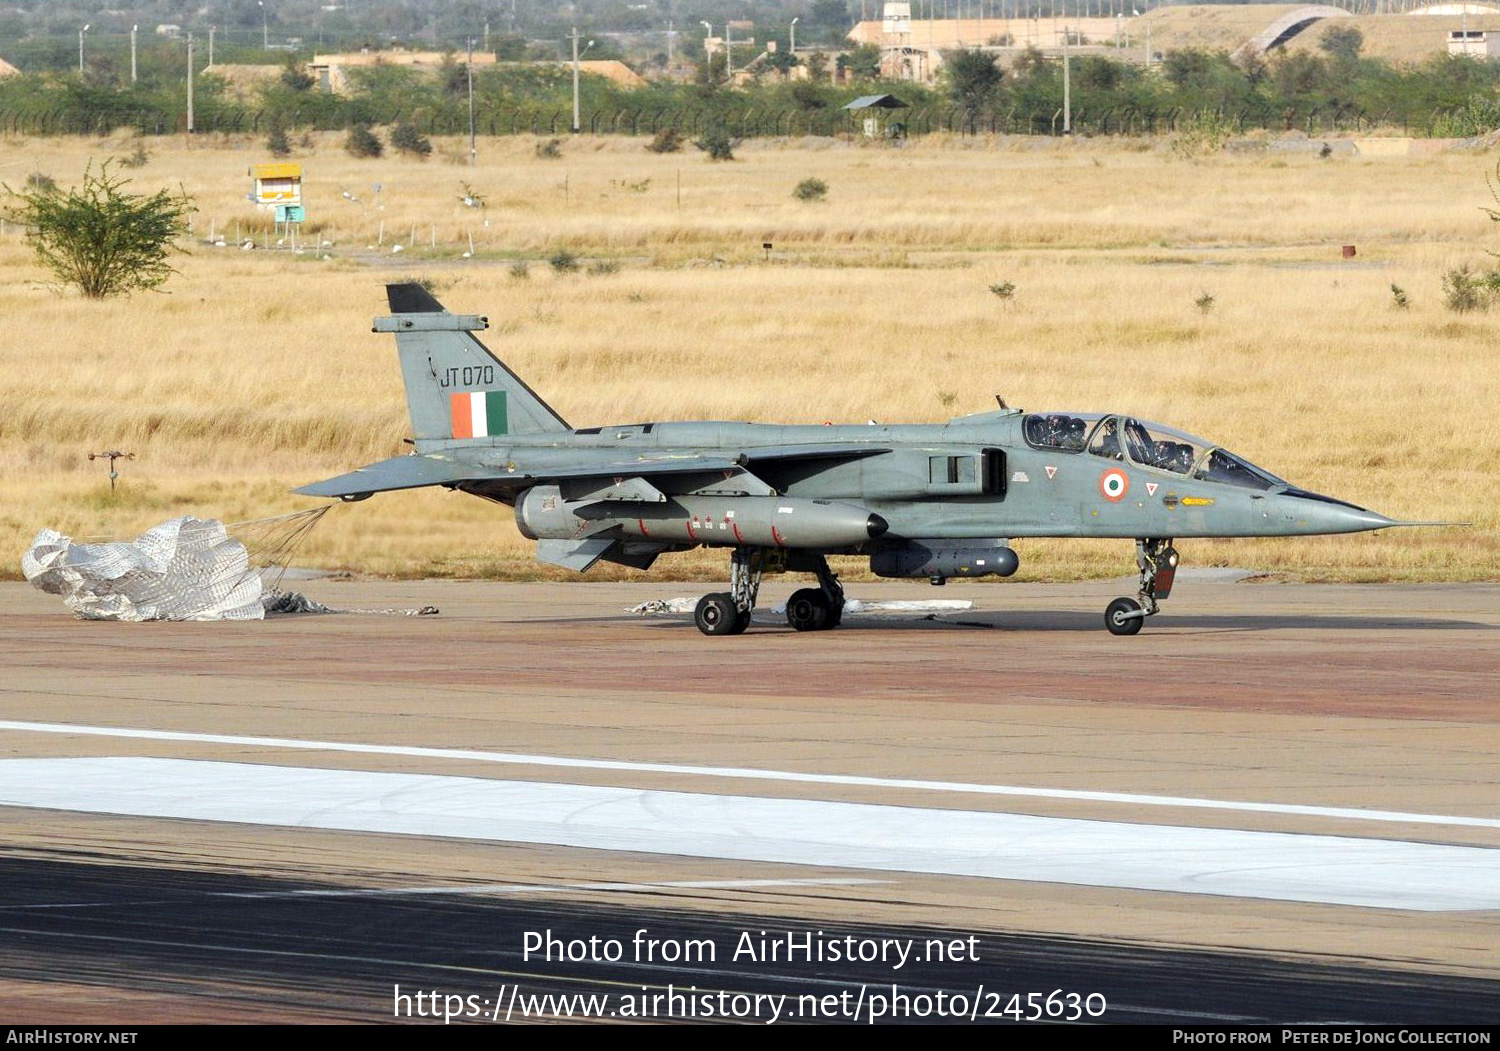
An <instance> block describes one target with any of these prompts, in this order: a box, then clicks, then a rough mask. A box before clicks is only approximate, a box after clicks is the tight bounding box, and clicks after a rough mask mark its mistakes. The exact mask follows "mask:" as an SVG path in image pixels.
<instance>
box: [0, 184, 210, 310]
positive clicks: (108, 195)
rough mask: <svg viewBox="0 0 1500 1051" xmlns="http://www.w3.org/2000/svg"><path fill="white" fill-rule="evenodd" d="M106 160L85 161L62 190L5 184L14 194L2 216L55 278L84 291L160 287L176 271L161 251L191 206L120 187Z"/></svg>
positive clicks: (99, 294) (101, 293) (178, 232)
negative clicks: (77, 183) (95, 165)
mask: <svg viewBox="0 0 1500 1051" xmlns="http://www.w3.org/2000/svg"><path fill="white" fill-rule="evenodd" d="M109 165H110V162H108V161H106V162H105V163H104V164H103V165H101V166H100V168H99V171H98V172H97V173H96V172H94V171H93V169H92V168H89V169H86V170H85V171H84V173H83V185H82V186H81V187H79V188H77V189H74V190H68V191H66V192H64V191H62V190H59V189H57V188H56V187H55V186H53V187H51V188H49V189H33V190H25V191H22V192H20V193H17V192H16V191H14V190H10V188H9V187H6V189H7V190H8V191H9V192H10V194H11V196H12V197H14V198H15V199H16V200H18V201H19V202H20V204H19V206H17V207H16V208H15V209H14V210H13V211H12V212H11V213H10V215H9V218H11V219H12V220H14V221H16V222H19V223H21V224H23V225H24V226H25V227H26V241H27V243H28V244H30V245H31V246H32V248H34V249H36V253H37V255H38V256H39V257H40V258H41V261H42V263H43V264H44V265H45V266H46V267H47V268H48V269H50V270H51V271H52V272H53V273H54V274H56V275H57V277H58V279H59V280H61V281H62V282H63V283H64V284H68V285H76V286H77V287H78V290H79V291H80V292H82V293H83V294H84V295H85V296H87V297H88V298H90V299H104V298H106V297H108V296H118V295H129V294H130V293H131V292H138V291H149V290H152V289H156V288H159V287H161V285H162V284H163V283H164V282H165V281H166V280H167V278H168V277H169V276H170V275H172V274H174V273H176V271H175V270H174V269H173V268H172V267H170V266H168V265H167V253H168V252H170V251H171V250H172V242H173V241H174V240H175V239H176V238H178V237H180V236H182V235H183V234H184V233H186V232H187V218H188V215H189V214H190V213H191V212H192V211H193V205H192V201H191V200H190V199H189V198H188V197H187V196H186V195H179V196H176V197H174V196H172V195H171V194H169V193H167V191H165V190H158V191H157V192H156V193H155V194H153V195H152V196H150V197H146V196H142V195H138V194H130V193H125V192H124V187H125V186H127V185H128V182H127V180H125V179H121V178H116V177H113V176H111V174H110V171H109Z"/></svg>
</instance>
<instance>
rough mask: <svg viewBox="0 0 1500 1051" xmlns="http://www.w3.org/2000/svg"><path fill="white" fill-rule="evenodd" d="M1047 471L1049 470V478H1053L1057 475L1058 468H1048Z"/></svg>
mask: <svg viewBox="0 0 1500 1051" xmlns="http://www.w3.org/2000/svg"><path fill="white" fill-rule="evenodd" d="M1046 470H1047V477H1048V478H1051V477H1052V476H1053V475H1055V474H1056V473H1057V468H1056V467H1052V466H1048V467H1047V468H1046Z"/></svg>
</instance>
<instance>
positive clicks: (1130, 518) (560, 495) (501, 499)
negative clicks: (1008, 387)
mask: <svg viewBox="0 0 1500 1051" xmlns="http://www.w3.org/2000/svg"><path fill="white" fill-rule="evenodd" d="M387 294H388V297H389V300H390V308H391V316H390V317H382V318H377V319H376V321H375V331H376V332H390V333H394V334H395V336H396V348H397V351H398V353H399V355H400V359H401V370H402V374H403V377H404V380H405V383H406V401H407V408H408V409H409V411H410V414H411V422H412V430H413V438H412V444H413V446H414V450H413V452H412V454H410V455H407V456H397V457H394V458H392V459H389V460H382V461H380V462H379V463H373V464H370V465H368V466H366V467H361V468H359V469H358V470H356V471H353V472H351V473H349V474H345V475H340V476H339V477H337V478H330V479H327V480H326V481H322V482H317V483H314V484H312V485H308V486H304V487H302V488H301V489H298V490H296V491H297V492H299V493H302V494H305V495H308V496H326V497H339V498H341V499H344V500H351V501H352V500H363V499H365V498H367V497H369V496H371V495H372V494H374V493H377V492H386V491H390V490H399V489H413V488H418V487H422V486H432V485H437V486H443V487H446V488H448V489H456V490H458V491H460V492H465V493H471V494H473V495H475V496H480V497H484V498H485V499H488V500H493V501H495V502H497V503H501V504H505V505H507V506H509V507H512V508H514V509H515V519H516V525H517V527H518V528H519V529H520V531H521V533H522V534H523V535H525V536H526V537H528V538H529V539H532V540H535V541H536V542H537V557H538V558H539V559H541V560H542V561H544V562H550V563H553V564H555V565H559V566H564V567H567V568H569V569H573V570H577V571H579V572H583V571H585V570H587V569H589V568H590V567H591V566H593V565H594V564H595V563H596V562H598V561H599V560H601V559H604V560H606V561H610V562H615V563H619V564H621V565H625V566H632V567H635V568H637V569H647V568H649V567H650V566H651V564H652V563H653V562H654V561H655V560H656V559H657V557H658V556H660V555H663V554H666V553H668V552H672V551H685V550H688V549H691V548H694V547H698V546H700V545H707V546H710V547H723V548H727V549H728V550H729V556H730V579H731V583H730V588H729V590H728V591H727V592H716V593H714V594H710V595H705V596H703V598H702V599H701V600H700V601H699V603H698V606H697V610H696V611H695V614H694V618H695V621H696V623H697V625H698V628H699V630H700V631H702V632H703V633H704V634H705V635H733V634H738V633H740V632H743V631H744V630H745V629H746V628H747V627H748V626H749V624H750V618H751V614H752V612H753V610H754V609H755V600H756V595H757V593H758V591H759V588H760V581H761V577H762V576H763V575H764V574H766V573H780V572H793V573H811V574H813V575H814V576H815V577H816V578H817V584H818V586H817V587H815V588H803V589H801V590H799V591H797V592H795V593H794V594H793V595H792V597H791V599H790V601H789V602H788V603H787V607H786V619H787V622H788V623H789V624H790V625H791V626H792V627H793V628H795V629H797V630H798V631H814V630H819V629H826V628H832V627H835V626H837V625H838V623H839V621H840V620H841V618H842V615H843V611H844V592H843V589H842V587H841V586H840V585H839V581H838V578H837V577H836V576H835V575H834V573H833V572H832V571H831V570H830V569H829V566H828V556H829V555H857V556H863V557H868V558H869V560H870V569H871V570H872V571H873V572H874V573H876V574H877V575H879V576H882V577H915V578H921V577H926V578H928V579H929V580H931V581H932V583H934V584H941V583H944V582H945V581H947V580H948V578H950V577H984V576H997V577H1006V576H1009V575H1011V574H1012V573H1014V572H1015V571H1016V567H1017V565H1018V559H1017V556H1016V552H1015V551H1014V550H1013V549H1012V548H1011V546H1010V542H1011V540H1013V539H1015V538H1017V537H1115V538H1120V539H1128V540H1134V541H1135V549H1136V564H1137V567H1138V568H1139V570H1140V587H1139V591H1138V594H1137V595H1136V597H1134V598H1117V599H1115V600H1114V601H1113V602H1111V603H1110V604H1109V607H1108V609H1106V610H1105V614H1104V624H1105V627H1106V628H1108V629H1109V630H1110V631H1111V632H1113V633H1114V634H1116V635H1134V634H1135V633H1136V632H1138V631H1140V629H1141V625H1142V624H1143V623H1144V621H1145V618H1147V617H1150V616H1153V615H1155V614H1156V613H1157V612H1158V610H1159V608H1160V606H1159V603H1160V602H1161V601H1162V600H1163V599H1165V598H1167V597H1168V595H1170V594H1171V591H1172V582H1173V578H1174V576H1175V574H1176V570H1177V564H1178V555H1177V551H1176V549H1175V548H1174V547H1173V546H1172V544H1173V540H1174V539H1176V538H1183V537H1262V536H1305V535H1311V534H1318V533H1354V532H1360V531H1362V530H1368V529H1384V528H1387V527H1388V526H1395V525H1417V524H1424V523H1405V522H1396V521H1393V520H1392V519H1389V518H1386V517H1385V516H1384V515H1380V514H1376V513H1375V512H1373V511H1367V510H1365V509H1364V508H1362V507H1356V506H1355V505H1354V504H1350V503H1346V502H1344V501H1343V500H1336V499H1334V498H1332V497H1328V496H1320V495H1319V494H1317V493H1311V492H1308V491H1306V490H1304V489H1299V488H1297V487H1296V486H1293V485H1291V484H1290V483H1288V482H1285V481H1283V480H1282V479H1280V478H1277V477H1276V476H1275V475H1273V474H1271V473H1270V472H1268V471H1265V470H1263V469H1261V468H1259V467H1257V466H1255V465H1254V464H1252V463H1250V462H1249V461H1248V460H1246V459H1244V458H1243V457H1240V456H1237V455H1235V454H1234V453H1232V452H1230V451H1228V450H1227V449H1224V448H1221V447H1220V446H1218V445H1216V444H1214V443H1213V442H1210V441H1205V440H1204V439H1202V438H1196V437H1193V436H1192V435H1190V434H1184V433H1183V432H1181V431H1178V430H1174V429H1173V428H1171V427H1164V426H1162V425H1160V424H1156V423H1150V422H1148V421H1145V420H1138V419H1135V418H1133V417H1130V416H1124V415H1118V414H1097V413H1024V412H1021V411H1019V410H1015V409H1009V408H1005V407H1004V404H1003V402H1002V403H1001V405H1002V407H1001V408H1000V409H998V410H997V411H994V412H984V413H979V414H977V415H973V416H962V417H959V418H957V419H954V420H950V421H949V422H947V423H938V424H907V425H891V426H887V425H883V424H876V423H870V424H863V425H838V426H832V425H823V426H817V425H776V424H757V423H726V422H718V421H696V422H684V423H632V424H619V425H615V426H609V427H583V428H576V427H573V426H571V425H570V424H568V423H567V422H566V421H564V420H563V418H562V417H561V416H559V415H558V414H557V413H556V412H555V411H554V410H553V409H552V408H551V407H550V406H549V405H548V404H547V403H546V402H544V401H543V400H542V399H541V398H540V397H538V396H537V394H536V393H535V392H534V391H533V390H532V389H531V388H530V387H528V386H527V385H526V384H525V383H524V382H523V381H522V380H521V379H520V378H518V377H517V376H516V375H515V374H514V373H512V372H511V371H510V370H509V369H508V368H506V367H505V365H504V363H502V362H501V361H500V359H499V358H497V357H495V356H494V354H492V353H491V352H490V350H489V349H488V348H487V347H485V346H484V344H483V343H481V342H480V341H479V340H478V339H477V338H476V337H475V336H474V333H475V332H477V331H481V330H483V329H485V328H486V327H488V320H487V319H486V318H484V317H480V316H478V315H472V314H453V313H450V312H449V311H448V310H447V309H445V308H444V307H443V305H442V304H441V303H439V302H438V301H437V300H436V299H435V298H433V296H432V295H431V294H430V293H428V292H427V291H426V290H425V289H423V288H422V286H421V285H417V284H393V285H389V286H387Z"/></svg>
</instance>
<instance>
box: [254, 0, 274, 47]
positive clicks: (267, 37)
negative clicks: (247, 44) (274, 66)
mask: <svg viewBox="0 0 1500 1051" xmlns="http://www.w3.org/2000/svg"><path fill="white" fill-rule="evenodd" d="M255 4H256V6H257V7H259V8H260V48H261V50H262V51H270V50H271V24H270V23H269V22H268V21H267V15H266V0H255Z"/></svg>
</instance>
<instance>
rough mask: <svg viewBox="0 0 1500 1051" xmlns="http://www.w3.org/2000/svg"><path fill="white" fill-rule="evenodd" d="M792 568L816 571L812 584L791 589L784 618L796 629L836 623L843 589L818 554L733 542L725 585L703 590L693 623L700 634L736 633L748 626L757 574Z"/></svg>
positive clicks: (819, 628) (821, 627) (841, 612)
mask: <svg viewBox="0 0 1500 1051" xmlns="http://www.w3.org/2000/svg"><path fill="white" fill-rule="evenodd" d="M783 570H792V571H793V572H797V573H813V574H816V575H817V578H818V586H817V587H815V588H803V589H801V590H800V591H796V592H793V594H792V597H791V599H789V600H788V601H787V604H786V622H787V623H788V624H790V625H791V626H792V627H794V628H796V629H797V630H798V631H823V630H826V629H828V628H836V627H838V625H839V622H840V621H841V620H843V619H844V589H843V587H842V586H841V585H840V584H839V578H838V577H836V576H835V575H834V573H833V570H831V569H829V568H828V560H827V559H826V558H824V557H823V556H822V555H809V554H806V553H802V552H795V551H780V550H771V549H767V548H763V547H737V548H735V549H734V551H733V552H732V553H731V554H730V556H729V590H728V591H718V592H714V593H713V594H711V595H704V596H703V597H702V598H701V599H699V600H698V608H697V609H696V610H694V611H693V622H694V623H696V624H697V625H698V630H699V631H701V632H703V634H705V635H738V634H740V633H741V632H743V631H744V630H745V629H746V628H748V627H749V626H750V616H751V613H752V611H753V610H754V609H755V599H756V597H757V596H758V595H759V594H760V581H761V577H762V576H763V575H764V574H766V573H768V572H769V573H779V572H781V571H783Z"/></svg>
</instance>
